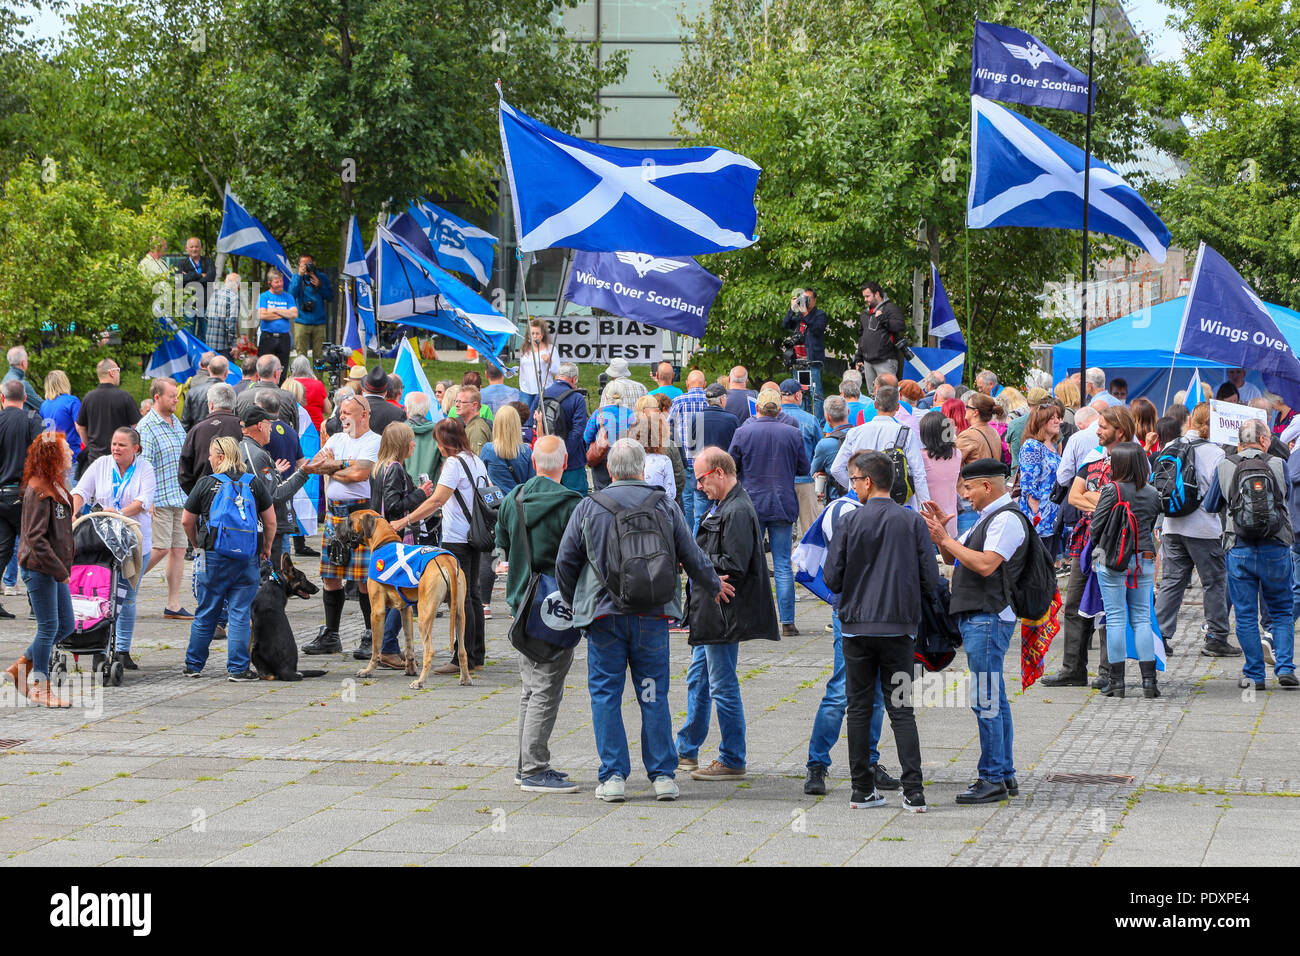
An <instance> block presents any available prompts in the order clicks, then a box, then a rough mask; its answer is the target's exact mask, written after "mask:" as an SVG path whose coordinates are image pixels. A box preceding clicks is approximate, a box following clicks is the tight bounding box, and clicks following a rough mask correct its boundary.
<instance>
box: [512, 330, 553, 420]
mask: <svg viewBox="0 0 1300 956" xmlns="http://www.w3.org/2000/svg"><path fill="white" fill-rule="evenodd" d="M559 372H560V357H559V356H558V355H556V354H555V349H554V348H552V346H551V333H550V331H549V329H548V328H547V326H546V322H545V321H544V320H542V319H532V320H530V321H529V323H528V341H527V342H525V343H524V347H523V348H522V349H520V350H519V391H520V393H521V396H520V397H521V398H522V399H523V400H524V401H525V402H527V403H528V407H529V408H530V409H532V408H535V407H536V406H537V398H538V396H539V395H541V394H542V393H544V392H545V391H546V388H547V386H549V385H550V384H551V383H552V382H554V381H555V376H556V375H558V374H559Z"/></svg>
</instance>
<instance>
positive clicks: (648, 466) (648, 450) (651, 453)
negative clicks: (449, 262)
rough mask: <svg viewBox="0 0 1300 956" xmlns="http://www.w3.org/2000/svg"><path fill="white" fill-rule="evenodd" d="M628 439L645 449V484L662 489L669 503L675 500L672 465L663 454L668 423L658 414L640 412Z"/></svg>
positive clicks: (674, 481)
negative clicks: (638, 443)
mask: <svg viewBox="0 0 1300 956" xmlns="http://www.w3.org/2000/svg"><path fill="white" fill-rule="evenodd" d="M627 437H628V438H631V439H632V440H633V441H637V442H640V443H641V447H642V448H644V449H645V483H646V484H647V485H650V486H652V487H654V488H662V489H663V490H664V494H666V495H667V496H668V500H669V501H676V500H677V481H676V479H674V478H673V463H672V461H671V460H670V459H669V458H668V456H667V455H665V454H664V453H663V449H664V445H665V444H667V442H668V421H667V419H665V418H664V417H663V416H662V415H660V414H659V413H658V412H641V413H640V414H639V415H637V417H636V424H635V425H633V426H632V430H631V431H630V432H629V433H628V436H627Z"/></svg>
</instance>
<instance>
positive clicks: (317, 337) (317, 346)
mask: <svg viewBox="0 0 1300 956" xmlns="http://www.w3.org/2000/svg"><path fill="white" fill-rule="evenodd" d="M289 294H290V295H291V296H293V300H294V302H296V303H297V304H298V318H297V319H295V320H294V323H293V343H294V347H295V348H296V349H297V350H298V354H299V355H310V356H311V357H312V358H314V359H319V358H320V357H321V355H322V353H323V352H324V350H325V340H326V339H327V338H329V336H328V335H327V334H326V321H327V319H328V316H327V315H326V308H325V303H326V302H333V301H334V288H333V286H331V285H330V279H329V276H327V275H325V273H323V272H317V271H316V262H315V260H313V259H312V257H311V256H299V257H298V274H297V275H295V276H293V277H292V278H291V279H290V280H289Z"/></svg>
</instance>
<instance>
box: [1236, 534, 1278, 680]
mask: <svg viewBox="0 0 1300 956" xmlns="http://www.w3.org/2000/svg"><path fill="white" fill-rule="evenodd" d="M1291 586H1292V570H1291V549H1290V548H1288V547H1287V546H1286V545H1284V544H1280V543H1276V542H1265V543H1264V544H1247V543H1245V542H1243V541H1242V540H1241V539H1240V538H1238V539H1237V544H1236V546H1235V547H1234V548H1233V549H1232V550H1231V551H1229V552H1228V597H1229V598H1230V599H1231V600H1232V607H1233V609H1234V610H1235V611H1236V612H1237V643H1238V644H1240V645H1241V652H1242V654H1243V655H1244V656H1245V659H1246V660H1245V664H1244V665H1243V666H1242V668H1241V673H1242V676H1243V677H1246V678H1248V679H1250V680H1253V681H1257V682H1262V681H1263V680H1264V675H1265V670H1264V647H1263V645H1262V644H1261V643H1260V639H1259V601H1260V597H1261V596H1262V597H1263V599H1264V606H1265V608H1266V609H1267V610H1268V616H1269V619H1270V621H1271V622H1272V624H1273V653H1274V654H1275V655H1276V659H1277V663H1276V664H1274V665H1273V672H1274V673H1275V674H1286V673H1295V656H1294V655H1295V617H1294V614H1293V604H1292V595H1291Z"/></svg>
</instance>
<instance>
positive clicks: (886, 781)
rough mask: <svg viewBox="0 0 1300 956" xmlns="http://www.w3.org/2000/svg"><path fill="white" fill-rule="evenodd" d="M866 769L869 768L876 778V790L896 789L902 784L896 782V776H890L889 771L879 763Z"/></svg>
mask: <svg viewBox="0 0 1300 956" xmlns="http://www.w3.org/2000/svg"><path fill="white" fill-rule="evenodd" d="M867 769H869V770H870V771H871V773H872V775H873V776H874V777H875V778H876V789H877V790H897V789H898V788H899V787H901V786H902V784H901V783H899V782H898V779H897V778H896V777H891V776H890V775H889V771H887V770H886V769H885V768H884V767H882V766H881V765H880V764H875V765H873V766H871V767H869V768H867Z"/></svg>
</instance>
